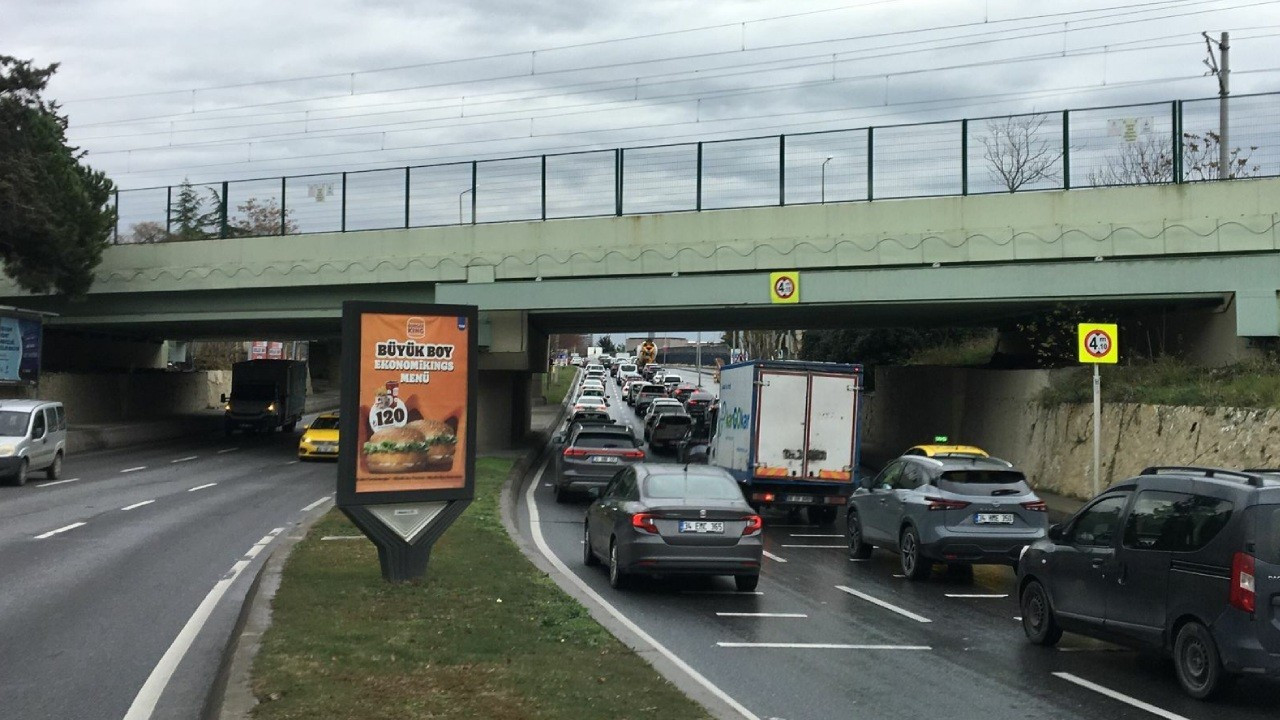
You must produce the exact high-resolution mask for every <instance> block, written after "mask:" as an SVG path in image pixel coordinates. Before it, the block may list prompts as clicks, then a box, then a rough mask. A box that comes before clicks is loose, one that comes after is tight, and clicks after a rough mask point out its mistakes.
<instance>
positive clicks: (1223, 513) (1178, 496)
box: [1018, 467, 1280, 699]
mask: <svg viewBox="0 0 1280 720" xmlns="http://www.w3.org/2000/svg"><path fill="white" fill-rule="evenodd" d="M1018 589H1019V596H1020V598H1021V604H1022V627H1023V630H1024V631H1025V632H1026V634H1027V637H1028V638H1029V639H1030V640H1031V642H1033V643H1035V644H1037V645H1050V646H1051V645H1054V644H1056V643H1057V642H1058V639H1059V638H1061V637H1062V632H1063V631H1064V630H1067V631H1071V632H1077V633H1081V634H1084V635H1091V636H1093V637H1097V638H1102V639H1105V640H1109V641H1112V642H1117V643H1120V644H1123V645H1128V646H1131V647H1136V648H1140V649H1148V650H1155V651H1157V652H1162V653H1166V654H1169V655H1172V656H1173V660H1174V667H1175V669H1176V671H1177V675H1178V682H1179V683H1180V684H1181V685H1182V688H1183V690H1184V691H1185V692H1186V693H1187V694H1188V695H1190V696H1192V697H1194V698H1197V699H1206V698H1209V697H1212V696H1213V695H1215V694H1217V693H1219V692H1221V691H1222V690H1223V689H1224V688H1226V687H1227V686H1229V685H1230V683H1231V682H1232V681H1233V680H1234V679H1235V678H1236V677H1238V676H1240V675H1254V676H1263V677H1271V678H1276V677H1280V473H1278V472H1277V471H1269V470H1262V471H1246V472H1235V471H1231V470H1221V469H1215V468H1192V467H1150V468H1147V469H1146V470H1143V471H1142V473H1141V475H1140V476H1138V477H1135V478H1132V479H1130V480H1126V481H1124V482H1122V483H1118V484H1116V485H1113V486H1112V487H1110V488H1108V489H1107V490H1106V491H1105V492H1103V493H1102V494H1101V495H1099V496H1098V497H1096V498H1094V499H1093V500H1092V501H1091V502H1090V503H1089V504H1088V505H1086V506H1085V507H1084V508H1082V509H1081V510H1080V512H1078V513H1076V515H1075V516H1074V517H1072V518H1071V519H1070V520H1069V521H1067V522H1066V523H1064V524H1062V525H1054V526H1053V527H1052V528H1050V529H1049V536H1048V538H1046V539H1045V540H1042V541H1040V542H1037V543H1036V544H1034V545H1032V546H1031V547H1030V548H1028V550H1027V552H1026V553H1025V554H1024V555H1023V556H1022V559H1021V561H1020V562H1019V563H1018Z"/></svg>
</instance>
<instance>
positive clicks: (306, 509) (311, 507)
mask: <svg viewBox="0 0 1280 720" xmlns="http://www.w3.org/2000/svg"><path fill="white" fill-rule="evenodd" d="M327 502H329V496H328V495H325V496H324V497H322V498H320V499H319V500H317V501H315V502H313V503H311V504H310V505H308V506H306V507H304V508H302V512H311V511H312V510H315V509H316V508H318V507H320V506H321V505H323V504H325V503H327Z"/></svg>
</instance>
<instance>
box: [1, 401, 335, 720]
mask: <svg viewBox="0 0 1280 720" xmlns="http://www.w3.org/2000/svg"><path fill="white" fill-rule="evenodd" d="M308 419H310V418H308ZM299 434H300V431H299V433H294V434H289V435H285V434H274V435H269V436H267V435H261V436H239V435H237V436H235V437H234V438H222V437H220V436H217V437H208V438H201V439H191V440H187V441H182V442H175V443H171V444H166V445H160V446H154V447H150V448H146V449H127V450H116V451H106V452H99V453H92V454H83V455H78V456H76V455H73V456H70V457H68V458H67V460H66V465H65V469H64V474H63V477H64V478H65V480H64V481H62V482H60V483H47V482H45V481H41V480H37V479H35V478H32V480H31V481H30V482H29V484H28V485H27V486H26V487H21V488H18V487H9V486H4V487H0V578H2V579H0V717H2V718H14V719H19V718H21V719H22V720H38V719H43V718H50V719H55V718H56V719H58V720H65V719H67V718H76V719H77V720H96V719H97V718H103V719H104V720H105V719H111V720H119V719H120V718H123V717H126V714H128V716H129V717H130V718H135V717H136V718H147V717H155V718H175V719H176V718H182V719H183V720H190V719H191V718H196V717H199V715H200V711H201V708H202V707H203V704H204V702H205V699H206V696H207V694H208V691H209V688H210V687H211V684H212V683H213V681H214V678H215V676H216V675H217V672H218V667H219V664H220V662H221V659H222V650H223V648H224V647H225V645H226V642H227V640H228V638H229V637H230V634H231V632H232V630H233V628H234V625H235V621H236V618H237V617H238V614H239V611H240V607H241V604H242V602H241V601H242V600H243V598H244V596H245V593H246V592H247V590H248V587H249V585H250V582H251V580H252V577H253V575H254V573H255V572H256V571H257V570H258V567H259V566H260V564H261V563H262V562H264V561H265V559H266V557H267V555H269V554H270V553H269V550H270V549H271V548H272V547H273V546H274V545H275V544H276V543H277V542H279V540H280V539H281V538H282V536H284V535H287V534H288V533H289V530H290V528H292V527H294V526H296V525H297V524H298V523H299V522H300V521H302V520H303V519H304V518H305V517H306V516H308V515H310V514H313V513H318V512H322V511H323V510H324V509H326V508H327V507H328V503H327V502H319V501H321V500H322V499H325V498H328V497H329V496H331V495H332V494H333V488H334V478H335V470H334V465H332V464H314V463H305V464H304V463H298V462H297V461H296V448H297V438H298V436H299ZM219 593H221V594H219ZM204 615H207V619H206V620H205V621H204V622H203V623H202V622H200V620H201V616H204ZM193 617H194V619H193ZM184 629H185V631H184ZM184 649H185V650H186V651H185V652H183V651H184ZM170 673H171V674H170ZM149 678H151V681H150V683H148V679H149ZM144 685H146V686H147V690H146V692H141V691H142V690H143V688H144ZM140 693H141V694H140ZM147 698H152V699H155V700H156V702H155V704H154V712H150V709H151V703H149V702H148V701H147ZM135 699H138V700H139V702H138V703H137V704H136V705H135ZM131 706H134V707H133V712H132V713H130V709H131Z"/></svg>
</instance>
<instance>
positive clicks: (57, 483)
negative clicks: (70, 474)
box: [34, 478, 80, 488]
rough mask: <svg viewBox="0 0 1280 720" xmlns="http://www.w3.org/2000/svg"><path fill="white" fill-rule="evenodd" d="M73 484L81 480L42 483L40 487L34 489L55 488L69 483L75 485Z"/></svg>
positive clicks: (72, 479)
mask: <svg viewBox="0 0 1280 720" xmlns="http://www.w3.org/2000/svg"><path fill="white" fill-rule="evenodd" d="M73 482H80V478H71V479H69V480H54V481H53V482H47V483H40V484H39V485H35V486H34V487H38V488H45V487H53V486H54V485H65V484H67V483H73Z"/></svg>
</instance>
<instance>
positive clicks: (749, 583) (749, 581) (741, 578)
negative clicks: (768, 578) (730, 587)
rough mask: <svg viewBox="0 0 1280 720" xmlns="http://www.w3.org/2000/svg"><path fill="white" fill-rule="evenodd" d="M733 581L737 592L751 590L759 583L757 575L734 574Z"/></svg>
mask: <svg viewBox="0 0 1280 720" xmlns="http://www.w3.org/2000/svg"><path fill="white" fill-rule="evenodd" d="M733 583H734V584H735V585H737V586H738V592H752V591H754V590H755V589H756V586H757V585H759V584H760V576H759V575H734V576H733Z"/></svg>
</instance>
